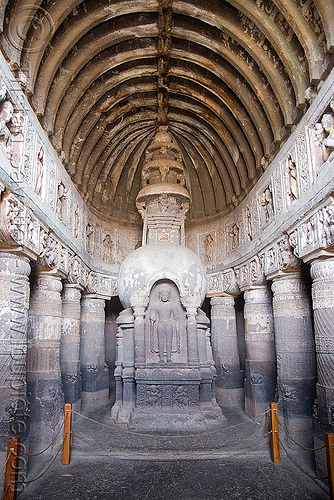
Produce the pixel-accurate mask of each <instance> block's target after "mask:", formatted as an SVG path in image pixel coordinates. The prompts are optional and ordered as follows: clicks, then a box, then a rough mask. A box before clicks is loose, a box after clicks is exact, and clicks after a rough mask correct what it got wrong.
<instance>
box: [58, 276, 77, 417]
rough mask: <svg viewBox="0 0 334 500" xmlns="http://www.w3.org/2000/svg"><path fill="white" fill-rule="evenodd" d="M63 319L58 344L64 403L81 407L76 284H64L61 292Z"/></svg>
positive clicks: (75, 407)
mask: <svg viewBox="0 0 334 500" xmlns="http://www.w3.org/2000/svg"><path fill="white" fill-rule="evenodd" d="M62 300H63V320H62V332H61V346H60V367H61V374H62V381H63V389H64V397H65V403H72V405H73V408H74V409H75V410H77V411H80V409H81V378H80V358H79V350H80V317H81V305H80V300H81V290H80V287H78V285H71V284H67V283H66V284H65V285H64V289H63V294H62Z"/></svg>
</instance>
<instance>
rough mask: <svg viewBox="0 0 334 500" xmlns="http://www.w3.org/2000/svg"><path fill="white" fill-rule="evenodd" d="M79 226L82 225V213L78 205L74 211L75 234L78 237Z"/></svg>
mask: <svg viewBox="0 0 334 500" xmlns="http://www.w3.org/2000/svg"><path fill="white" fill-rule="evenodd" d="M79 226H80V214H79V207H78V205H77V206H76V208H75V211H74V236H75V238H77V237H78V236H79Z"/></svg>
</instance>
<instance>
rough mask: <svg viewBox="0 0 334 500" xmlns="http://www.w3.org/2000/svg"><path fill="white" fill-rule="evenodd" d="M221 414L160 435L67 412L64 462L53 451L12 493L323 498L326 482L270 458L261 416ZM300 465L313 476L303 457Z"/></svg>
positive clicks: (80, 498) (126, 499)
mask: <svg viewBox="0 0 334 500" xmlns="http://www.w3.org/2000/svg"><path fill="white" fill-rule="evenodd" d="M224 414H225V417H226V418H225V421H224V425H223V429H221V430H220V431H217V430H216V431H211V432H208V433H205V432H203V433H198V434H196V435H192V434H189V435H187V436H185V435H184V434H179V435H176V434H173V435H169V434H166V435H165V436H163V437H161V435H159V436H158V435H156V434H153V433H152V434H150V435H147V433H138V432H128V431H126V430H125V429H123V430H120V429H119V428H116V426H115V425H113V424H112V423H111V422H110V420H108V415H109V409H108V408H100V409H99V410H95V411H94V413H89V414H86V415H87V416H88V417H89V418H92V419H94V420H97V421H99V422H100V423H101V424H100V425H98V424H96V423H95V422H93V421H91V420H86V419H84V418H83V417H79V416H75V419H74V422H73V426H72V433H73V435H72V453H71V463H70V465H68V466H62V465H61V458H60V456H58V457H57V458H56V460H55V461H54V463H53V464H52V466H51V467H50V469H49V470H48V471H47V472H46V473H45V474H44V475H43V476H42V477H41V478H40V479H38V480H37V481H35V482H33V483H31V484H29V485H28V486H27V488H26V490H25V491H24V492H22V493H21V494H20V495H19V500H62V499H69V500H85V499H89V500H93V499H99V500H101V499H112V500H169V499H170V500H178V499H180V500H181V499H182V500H216V499H217V500H223V499H224V500H225V499H229V500H230V499H231V500H233V499H247V500H268V499H269V498H275V499H280V500H290V499H295V500H299V499H300V500H307V499H310V500H311V499H314V500H316V499H319V500H320V499H328V498H329V496H328V489H327V486H326V485H325V484H324V483H322V482H320V481H314V480H312V479H311V478H310V477H308V476H307V475H305V474H303V473H302V472H301V471H300V470H298V468H296V466H295V465H293V464H292V462H291V461H290V460H289V459H288V458H287V457H286V456H285V454H284V452H283V450H282V462H281V463H280V464H274V463H272V462H271V459H270V446H269V439H270V436H269V434H268V422H267V416H264V417H263V416H262V417H260V418H259V419H258V420H256V421H255V422H254V421H251V420H249V419H247V417H246V416H245V415H244V414H243V413H242V412H241V411H240V410H233V409H230V410H226V411H224ZM56 449H57V448H56ZM51 458H52V455H51V456H49V457H45V455H42V456H41V457H39V458H34V459H32V460H31V462H30V467H29V469H30V470H29V472H28V476H27V478H26V479H27V480H31V479H34V478H35V477H37V476H38V475H40V473H41V472H43V468H44V470H45V468H46V466H47V465H48V463H50V459H51ZM294 458H295V459H296V461H297V462H298V457H297V458H296V457H294ZM301 465H303V468H304V470H305V471H306V472H307V473H309V474H311V475H312V474H313V475H314V471H313V470H312V467H311V466H310V464H308V463H307V462H302V463H301Z"/></svg>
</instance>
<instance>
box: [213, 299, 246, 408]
mask: <svg viewBox="0 0 334 500" xmlns="http://www.w3.org/2000/svg"><path fill="white" fill-rule="evenodd" d="M234 303H235V298H234V297H233V296H231V295H225V296H222V297H212V298H211V343H212V353H213V359H214V363H215V367H216V371H217V378H216V397H217V401H218V403H219V404H220V405H226V404H232V405H234V404H238V403H241V402H242V401H243V399H244V389H243V372H242V371H241V370H240V359H239V351H238V337H237V326H236V312H235V304H234Z"/></svg>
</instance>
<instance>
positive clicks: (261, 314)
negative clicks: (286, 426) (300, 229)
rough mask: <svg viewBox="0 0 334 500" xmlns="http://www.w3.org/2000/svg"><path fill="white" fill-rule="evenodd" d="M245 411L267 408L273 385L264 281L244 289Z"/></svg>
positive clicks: (272, 347)
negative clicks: (261, 283) (262, 283)
mask: <svg viewBox="0 0 334 500" xmlns="http://www.w3.org/2000/svg"><path fill="white" fill-rule="evenodd" d="M244 298H245V309H244V315H245V341H246V361H245V370H246V380H245V412H246V414H247V415H249V416H250V417H254V416H255V415H257V414H260V413H262V412H263V411H265V410H267V409H268V403H269V402H270V401H272V400H273V397H274V394H275V387H276V356H275V345H274V321H273V313H272V303H271V293H270V290H269V289H268V287H267V286H266V285H257V286H255V285H254V286H253V287H251V288H250V289H248V290H246V291H245V294H244Z"/></svg>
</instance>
